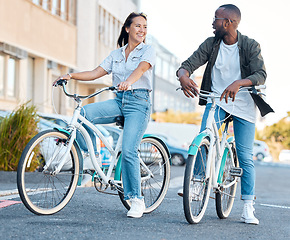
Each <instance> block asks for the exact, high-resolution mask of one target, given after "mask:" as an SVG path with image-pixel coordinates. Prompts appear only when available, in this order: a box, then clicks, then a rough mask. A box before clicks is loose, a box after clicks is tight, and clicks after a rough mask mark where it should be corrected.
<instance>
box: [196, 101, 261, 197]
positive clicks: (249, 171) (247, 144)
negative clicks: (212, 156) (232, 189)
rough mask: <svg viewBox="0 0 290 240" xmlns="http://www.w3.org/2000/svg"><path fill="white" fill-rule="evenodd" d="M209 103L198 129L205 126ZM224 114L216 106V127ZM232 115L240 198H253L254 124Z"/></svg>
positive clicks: (223, 117) (224, 112)
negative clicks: (238, 165) (241, 171)
mask: <svg viewBox="0 0 290 240" xmlns="http://www.w3.org/2000/svg"><path fill="white" fill-rule="evenodd" d="M211 105H212V104H211V103H208V104H207V105H206V108H205V111H204V114H203V118H202V123H201V129H200V131H203V130H204V129H205V128H206V120H207V117H208V113H209V109H210V108H211ZM226 115H227V112H226V111H224V110H223V109H222V108H220V107H217V108H216V111H215V121H216V123H217V127H218V129H219V128H220V126H221V124H222V123H221V122H220V121H223V120H224V119H225V118H226ZM232 117H233V125H234V135H235V141H236V150H237V155H238V160H239V164H240V167H241V168H242V169H243V175H242V177H241V198H242V200H254V199H255V178H256V176H255V175H256V173H255V166H254V162H253V144H254V138H255V124H254V123H251V122H248V121H246V120H244V119H241V118H239V117H236V116H232Z"/></svg>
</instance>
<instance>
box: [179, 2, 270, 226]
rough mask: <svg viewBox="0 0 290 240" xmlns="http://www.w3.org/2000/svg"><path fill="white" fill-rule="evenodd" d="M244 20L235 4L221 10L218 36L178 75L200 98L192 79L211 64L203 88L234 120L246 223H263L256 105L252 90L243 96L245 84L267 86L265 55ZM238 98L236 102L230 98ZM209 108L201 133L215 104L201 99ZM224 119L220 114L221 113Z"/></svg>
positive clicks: (217, 14) (186, 89) (188, 92)
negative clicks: (242, 27) (258, 212)
mask: <svg viewBox="0 0 290 240" xmlns="http://www.w3.org/2000/svg"><path fill="white" fill-rule="evenodd" d="M240 21H241V13H240V10H239V8H237V7H236V6H235V5H232V4H226V5H222V6H220V7H219V8H218V9H217V10H216V12H215V17H214V19H213V23H212V26H213V29H214V34H215V37H209V38H208V39H206V40H205V41H204V42H203V43H202V44H201V45H200V46H199V48H198V49H197V50H196V51H195V52H194V53H193V54H192V55H191V56H190V57H189V58H188V59H187V60H186V61H184V62H183V63H182V64H181V67H180V68H179V69H178V70H177V72H176V74H177V76H178V79H179V81H180V84H181V87H182V90H183V92H184V94H185V95H186V96H187V97H192V98H193V97H194V96H196V95H197V94H196V92H197V91H198V90H197V85H196V84H195V82H194V81H193V80H192V79H190V78H189V77H190V75H191V74H192V73H193V72H194V71H195V70H196V69H197V68H199V67H200V66H202V65H203V64H205V63H207V67H206V70H205V72H204V76H203V80H202V84H201V89H202V90H206V91H210V92H214V93H216V94H220V95H221V98H220V101H218V102H217V105H218V106H219V108H217V111H220V113H223V114H226V113H230V114H232V116H233V125H234V134H235V140H236V148H237V154H238V159H239V163H240V167H241V168H242V169H243V176H242V177H241V198H242V200H244V209H243V213H242V218H241V220H242V221H243V222H245V223H249V224H259V220H258V219H257V218H256V217H255V216H254V207H253V204H254V202H253V201H254V199H255V169H254V163H253V154H252V152H253V142H254V136H255V119H256V111H255V110H256V109H255V108H256V105H255V102H254V100H253V99H252V97H251V95H250V94H249V93H248V92H238V90H239V88H240V87H242V86H252V85H261V84H264V82H265V79H266V69H265V66H264V61H263V58H262V56H261V49H260V45H259V44H258V43H257V42H256V41H255V40H253V39H250V38H248V37H247V36H245V35H242V34H241V33H240V32H239V31H237V28H238V25H239V23H240ZM229 97H230V98H232V99H229ZM199 104H200V105H206V108H205V112H204V116H203V121H202V124H201V131H202V130H204V129H205V125H206V118H207V116H208V111H209V109H210V106H211V103H207V101H206V100H204V99H199ZM216 115H218V114H216Z"/></svg>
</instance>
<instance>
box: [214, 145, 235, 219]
mask: <svg viewBox="0 0 290 240" xmlns="http://www.w3.org/2000/svg"><path fill="white" fill-rule="evenodd" d="M230 148H231V149H232V152H231V151H229V150H227V149H226V148H225V151H227V157H226V163H225V167H224V172H223V176H222V184H221V185H224V184H229V183H231V182H233V181H236V178H237V177H235V176H231V174H230V169H231V167H238V159H237V154H236V150H235V145H234V143H231V144H230ZM237 184H238V183H237V181H236V183H234V184H233V185H231V186H230V187H228V188H221V189H220V190H221V191H222V192H219V191H218V192H216V194H215V205H216V212H217V215H218V217H219V218H220V219H225V218H227V217H228V216H229V215H230V213H231V210H232V208H233V204H234V200H235V195H236V191H237Z"/></svg>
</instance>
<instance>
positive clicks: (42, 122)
mask: <svg viewBox="0 0 290 240" xmlns="http://www.w3.org/2000/svg"><path fill="white" fill-rule="evenodd" d="M9 114H11V111H4V110H0V122H1V121H2V119H3V118H5V117H6V116H8V115H9ZM55 127H61V126H60V125H58V124H57V123H53V122H51V121H48V120H46V119H43V118H40V119H39V123H38V130H39V131H43V130H46V129H51V128H55Z"/></svg>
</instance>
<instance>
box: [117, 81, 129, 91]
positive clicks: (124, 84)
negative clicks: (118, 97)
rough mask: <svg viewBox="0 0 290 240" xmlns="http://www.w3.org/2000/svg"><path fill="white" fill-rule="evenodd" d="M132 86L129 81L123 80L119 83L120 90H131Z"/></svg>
mask: <svg viewBox="0 0 290 240" xmlns="http://www.w3.org/2000/svg"><path fill="white" fill-rule="evenodd" d="M130 86H131V84H130V83H128V82H127V81H125V82H121V83H120V84H119V85H118V91H127V90H129V88H130Z"/></svg>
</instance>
